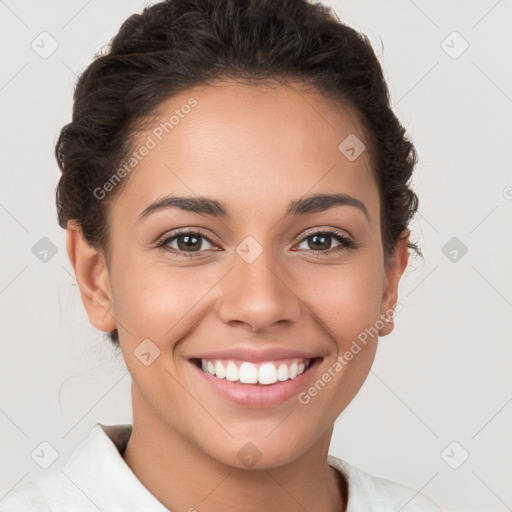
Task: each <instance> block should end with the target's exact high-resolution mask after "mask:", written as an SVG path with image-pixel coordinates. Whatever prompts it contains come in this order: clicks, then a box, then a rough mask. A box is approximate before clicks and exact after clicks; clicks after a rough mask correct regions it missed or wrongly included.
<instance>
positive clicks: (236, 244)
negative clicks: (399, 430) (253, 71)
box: [68, 82, 407, 467]
mask: <svg viewBox="0 0 512 512" xmlns="http://www.w3.org/2000/svg"><path fill="white" fill-rule="evenodd" d="M184 105H189V106H191V107H190V108H186V107H184ZM192 105H193V106H192ZM176 110H178V112H176ZM173 114H176V115H175V119H173V121H171V123H172V128H171V129H170V128H169V126H170V125H169V124H168V125H167V131H166V130H165V129H162V126H163V125H162V124H161V123H165V122H166V121H169V119H170V117H171V116H172V115H173ZM160 115H161V117H159V118H158V119H157V120H156V122H155V123H154V124H153V125H152V126H151V127H150V128H147V131H140V132H138V133H137V141H136V144H135V148H136V149H137V148H139V149H140V148H141V147H142V146H143V145H146V147H149V146H154V147H151V148H150V149H149V150H148V151H144V150H142V151H139V154H142V153H144V156H143V157H142V158H141V159H140V161H139V162H138V163H137V165H136V167H135V168H134V169H133V171H131V174H130V175H129V177H127V178H125V179H127V180H128V181H127V182H126V183H125V184H124V185H125V187H124V188H123V189H122V192H121V193H120V194H119V195H118V196H117V197H116V198H115V201H114V202H113V203H112V205H111V207H110V211H109V227H110V234H111V247H112V252H111V261H110V268H107V266H106V264H105V262H104V259H102V257H101V255H98V254H96V253H95V252H94V251H92V249H88V248H86V246H85V244H84V243H83V242H80V243H78V242H77V243H76V244H75V242H74V241H73V240H74V239H73V236H74V235H72V234H71V233H70V230H68V235H69V238H68V251H69V253H70V257H71V260H72V262H73V265H74V266H75V269H77V268H78V266H81V268H82V270H80V275H79V277H81V278H82V279H83V281H84V282H86V283H87V285H88V288H89V293H88V294H85V293H84V292H83V290H82V297H83V300H84V304H85V305H86V308H87V311H88V315H89V318H90V320H91V322H92V323H93V324H94V325H95V326H96V327H97V328H99V329H102V330H104V331H111V330H113V329H114V328H116V327H117V328H118V330H119V335H120V343H121V349H122V353H123V356H124V359H125V361H126V365H127V367H128V369H129V371H130V373H131V376H132V378H133V407H134V417H135V416H136V415H137V414H139V415H142V414H143V415H144V418H145V419H146V421H148V422H152V423H154V424H156V423H159V424H161V425H164V426H165V427H167V428H169V429H172V430H173V432H175V433H177V434H178V435H179V436H180V437H182V438H183V440H184V441H186V442H188V443H190V444H191V445H192V446H194V447H196V448H197V449H198V450H199V451H201V452H202V453H204V454H206V455H208V456H210V457H212V458H213V459H216V460H218V461H220V462H222V463H225V464H229V465H232V466H237V467H243V465H244V462H243V460H242V458H240V456H239V455H240V453H239V452H240V449H241V447H243V446H249V445H246V443H248V442H251V443H252V444H253V445H254V446H255V447H256V449H255V448H251V449H252V450H257V453H259V457H261V459H260V461H259V465H260V466H262V467H272V466H277V465H281V464H284V463H287V462H290V461H292V460H293V459H295V458H297V457H298V456H299V455H300V454H301V453H304V452H305V451H306V450H308V449H309V448H311V447H312V446H314V445H315V443H318V442H320V440H322V439H324V440H325V439H327V438H328V437H329V436H330V433H331V432H332V427H333V424H334V421H335V420H336V418H337V417H338V415H339V414H340V413H341V411H343V409H344V408H345V407H346V406H347V405H348V403H349V402H350V401H351V399H352V398H353V397H354V396H355V394H356V393H357V391H358V390H359V388H360V387H361V385H362V383H363V382H364V380H365V378H366V376H367V374H368V371H369V369H370V366H371V363H372V361H373V358H374V355H375V350H376V345H377V339H378V337H377V336H373V337H372V336H371V335H368V330H371V329H372V328H373V329H374V330H373V331H370V332H375V328H376V327H377V329H378V330H380V335H385V334H388V333H389V332H390V331H391V330H392V326H393V323H392V321H391V322H389V323H386V322H383V320H382V318H383V316H384V315H389V314H390V312H391V311H392V308H393V306H394V305H395V303H396V300H397V295H396V291H397V286H398V281H399V279H400V276H401V275H402V273H403V270H404V268H405V266H406V263H407V249H406V247H405V245H404V243H399V244H398V245H397V247H396V250H395V254H394V257H393V258H392V259H391V261H390V263H389V264H387V265H385V264H384V255H383V248H382V242H381V231H380V222H381V220H380V217H379V211H380V204H379V192H378V188H377V185H376V183H375V181H374V179H373V177H372V173H371V168H370V165H371V162H370V158H369V155H368V151H363V152H362V153H361V154H360V155H359V156H358V157H357V158H355V159H354V158H353V156H354V155H353V154H352V152H350V150H349V151H348V153H347V151H345V152H343V151H340V149H339V145H340V143H341V142H342V141H344V140H345V139H346V138H347V137H348V136H352V137H353V136H356V137H357V139H359V140H360V141H361V142H362V143H363V144H365V145H366V146H368V144H366V142H365V140H366V139H365V134H364V133H363V131H362V128H361V125H360V123H359V122H358V119H357V116H356V113H355V112H354V111H353V110H352V109H350V108H348V107H346V106H344V105H343V104H340V103H337V102H336V103H335V102H333V101H332V100H329V99H327V98H325V97H323V96H321V95H320V94H316V93H314V92H306V91H305V90H303V89H300V87H299V86H298V85H291V84H290V85H289V86H285V85H275V86H273V87H268V86H261V85H260V86H250V85H243V84H240V83H234V82H233V83H229V82H225V83H222V84H221V83H219V84H217V85H216V86H207V87H202V88H196V89H191V90H189V91H187V92H185V93H182V94H180V95H179V96H175V97H173V98H172V99H171V100H168V101H167V102H166V103H164V104H162V105H161V109H160ZM176 119H179V120H178V121H177V122H176ZM148 137H149V138H150V139H151V140H153V142H154V143H155V144H153V143H151V142H149V139H148ZM349 140H355V139H349ZM343 147H344V146H342V149H343ZM358 148H359V147H356V152H357V150H358ZM347 155H348V156H350V157H351V158H348V157H347ZM322 195H329V197H324V198H323V199H322V198H321V197H320V196H322ZM171 196H172V198H174V199H173V201H174V202H172V201H171V202H169V201H167V203H166V201H165V198H166V197H167V198H168V197H171ZM315 196H316V199H314V197H315ZM176 198H189V201H188V202H183V201H181V203H180V201H179V200H178V199H176ZM199 198H206V199H207V200H210V201H214V202H208V201H206V200H203V201H202V202H201V201H199ZM312 198H313V199H312ZM158 201H160V203H159V204H160V207H159V208H157V207H154V206H153V207H151V205H154V204H156V203H158ZM180 204H181V207H180ZM149 207H151V208H150V209H149V210H147V209H148V208H149ZM199 207H201V208H202V209H198V208H199ZM194 210H195V211H194ZM144 212H146V213H144ZM178 231H179V233H178ZM75 241H76V240H75ZM86 251H90V252H89V253H87V252H86ZM87 255H89V256H90V258H89V259H88V258H87V257H86V256H87ZM77 275H78V274H77ZM90 295H92V296H93V297H94V299H93V300H92V299H91V298H90ZM106 310H108V312H109V313H108V314H107V313H106ZM365 333H366V336H365ZM363 340H364V341H363ZM350 354H351V355H350ZM201 359H205V360H209V361H210V365H209V364H208V361H203V362H201ZM216 360H220V361H221V363H220V364H221V365H222V368H220V367H219V366H218V364H217V363H215V361H216ZM294 361H295V363H294ZM266 363H271V364H272V366H273V368H275V370H272V368H270V366H269V365H268V364H266ZM301 364H302V365H303V367H301ZM202 365H204V368H205V370H206V372H205V371H203V369H201V368H200V366H202ZM209 366H210V370H212V368H215V369H216V370H217V371H218V372H219V376H216V375H212V374H210V373H209V371H208V367H209ZM242 367H243V368H242ZM302 369H304V370H305V371H304V372H303V373H301V374H300V375H298V376H297V377H295V378H293V377H294V375H296V374H297V372H298V371H299V372H300V371H301V370H302ZM223 370H224V373H227V376H226V377H224V378H220V377H222V375H223ZM237 372H239V373H237ZM242 374H243V380H246V381H247V382H245V383H240V382H236V380H237V379H241V378H242V377H241V375H242ZM276 375H277V376H278V377H277V382H275V383H274V384H271V383H270V382H272V381H275V379H276ZM235 377H236V378H235ZM265 378H268V379H269V380H268V381H264V379H265ZM254 379H261V382H268V383H266V384H263V383H260V382H259V381H257V382H254ZM280 379H282V380H280ZM283 418H285V419H284V420H283ZM326 436H327V437H326Z"/></svg>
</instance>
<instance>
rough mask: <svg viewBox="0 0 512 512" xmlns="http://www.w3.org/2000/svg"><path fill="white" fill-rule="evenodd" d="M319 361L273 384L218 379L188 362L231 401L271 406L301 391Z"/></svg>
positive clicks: (240, 403) (211, 385)
mask: <svg viewBox="0 0 512 512" xmlns="http://www.w3.org/2000/svg"><path fill="white" fill-rule="evenodd" d="M321 361H322V360H321V359H320V358H319V359H315V360H314V361H313V362H312V363H311V365H310V367H309V368H308V369H307V370H306V371H305V372H304V373H302V374H300V375H299V376H298V377H296V378H295V379H288V380H285V381H283V382H281V381H277V382H276V383H275V384H241V383H239V382H231V381H229V380H227V379H219V378H218V377H215V375H212V374H211V373H205V372H203V370H201V368H199V367H198V366H196V365H195V363H194V362H192V361H189V363H190V364H191V365H192V367H193V368H194V370H195V371H196V372H197V373H198V374H199V377H200V378H201V379H202V381H203V382H204V383H205V384H207V385H208V386H209V387H210V388H211V389H213V390H214V391H216V392H217V393H218V394H219V395H221V396H223V397H224V398H227V399H228V400H230V401H231V402H234V403H235V404H237V405H246V406H249V407H272V406H274V405H280V404H282V403H284V402H286V401H287V400H289V399H290V398H293V397H294V396H297V395H298V394H299V393H300V392H301V391H303V390H304V388H305V387H306V386H307V385H308V383H309V381H310V380H311V378H312V376H313V374H314V370H316V368H317V366H318V365H319V364H320V363H321Z"/></svg>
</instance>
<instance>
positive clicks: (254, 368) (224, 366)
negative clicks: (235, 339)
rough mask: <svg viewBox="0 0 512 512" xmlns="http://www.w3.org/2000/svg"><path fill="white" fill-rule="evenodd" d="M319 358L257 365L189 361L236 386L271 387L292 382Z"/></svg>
mask: <svg viewBox="0 0 512 512" xmlns="http://www.w3.org/2000/svg"><path fill="white" fill-rule="evenodd" d="M321 360H322V358H321V357H314V358H311V359H305V358H291V359H282V360H278V361H261V362H258V363H254V362H249V361H238V360H225V359H224V360H223V359H197V358H193V359H190V361H191V362H192V364H194V365H195V366H197V367H198V368H199V369H200V370H201V371H203V372H204V373H206V374H210V375H212V376H214V377H216V378H218V379H220V380H222V379H225V380H227V381H230V382H233V383H237V384H249V385H250V384H256V385H272V384H276V383H279V382H285V381H288V380H294V379H296V378H298V377H299V376H300V375H302V374H303V373H305V372H307V371H308V370H309V369H310V368H311V367H312V366H316V364H318V363H319V362H320V361H321Z"/></svg>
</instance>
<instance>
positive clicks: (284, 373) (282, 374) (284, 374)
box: [277, 363, 288, 381]
mask: <svg viewBox="0 0 512 512" xmlns="http://www.w3.org/2000/svg"><path fill="white" fill-rule="evenodd" d="M277 380H280V381H285V380H288V366H286V365H285V364H284V363H281V364H280V365H279V368H278V369H277Z"/></svg>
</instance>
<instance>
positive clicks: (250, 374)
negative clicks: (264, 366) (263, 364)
mask: <svg viewBox="0 0 512 512" xmlns="http://www.w3.org/2000/svg"><path fill="white" fill-rule="evenodd" d="M218 376H219V375H218V374H217V377H218ZM240 382H242V383H244V384H256V383H257V382H258V368H256V366H254V365H253V364H252V363H246V362H244V363H242V364H241V365H240Z"/></svg>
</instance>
